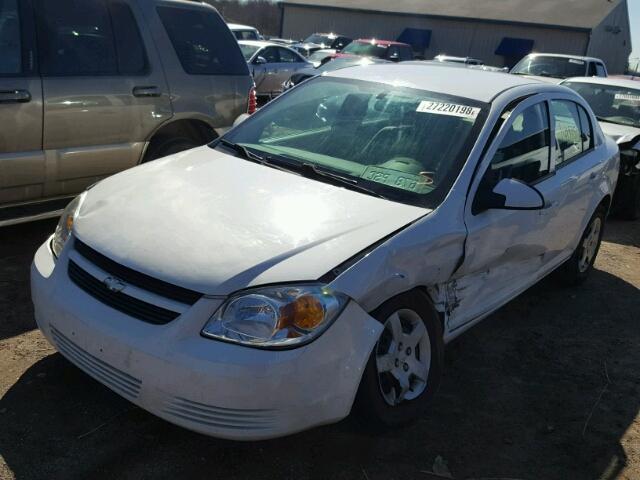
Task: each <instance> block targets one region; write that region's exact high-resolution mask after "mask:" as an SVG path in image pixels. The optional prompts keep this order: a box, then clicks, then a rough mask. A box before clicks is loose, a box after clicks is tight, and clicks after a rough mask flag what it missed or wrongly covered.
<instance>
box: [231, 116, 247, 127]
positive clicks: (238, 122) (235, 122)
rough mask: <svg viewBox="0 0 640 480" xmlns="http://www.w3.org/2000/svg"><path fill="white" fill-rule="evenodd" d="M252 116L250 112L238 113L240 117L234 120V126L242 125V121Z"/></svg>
mask: <svg viewBox="0 0 640 480" xmlns="http://www.w3.org/2000/svg"><path fill="white" fill-rule="evenodd" d="M250 116H251V115H249V114H248V113H243V114H242V115H238V117H237V118H236V119H235V120H234V121H233V126H234V127H236V126H238V125H240V124H241V123H242V122H244V121H245V120H246V119H247V118H249V117H250Z"/></svg>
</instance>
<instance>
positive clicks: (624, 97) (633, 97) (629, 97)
mask: <svg viewBox="0 0 640 480" xmlns="http://www.w3.org/2000/svg"><path fill="white" fill-rule="evenodd" d="M616 100H622V101H625V100H626V101H627V102H636V103H639V102H640V95H627V94H624V93H616Z"/></svg>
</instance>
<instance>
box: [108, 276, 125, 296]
mask: <svg viewBox="0 0 640 480" xmlns="http://www.w3.org/2000/svg"><path fill="white" fill-rule="evenodd" d="M102 283H103V284H104V286H105V287H107V288H108V289H109V291H111V292H114V293H118V292H121V291H122V290H124V289H125V287H126V286H127V284H126V283H124V282H123V281H122V280H120V279H119V278H117V277H107V278H105V279H104V280H103V281H102Z"/></svg>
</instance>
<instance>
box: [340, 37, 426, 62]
mask: <svg viewBox="0 0 640 480" xmlns="http://www.w3.org/2000/svg"><path fill="white" fill-rule="evenodd" d="M353 55H356V56H359V57H371V58H380V59H382V60H389V61H391V62H404V61H406V60H413V58H414V54H413V48H411V45H409V44H407V43H401V42H394V41H391V40H376V39H373V38H361V39H358V40H354V41H353V42H351V43H350V44H349V45H347V46H346V47H345V48H344V49H343V50H342V51H341V52H340V53H338V54H336V57H338V58H339V57H344V56H353Z"/></svg>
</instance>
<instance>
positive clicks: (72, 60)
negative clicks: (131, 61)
mask: <svg viewBox="0 0 640 480" xmlns="http://www.w3.org/2000/svg"><path fill="white" fill-rule="evenodd" d="M34 3H35V5H34V6H35V11H36V21H37V30H38V46H39V58H40V69H41V72H42V74H43V75H48V76H58V75H63V76H64V75H116V74H117V73H118V62H117V59H116V48H115V41H114V38H113V31H112V29H111V19H110V18H109V12H108V10H107V6H106V4H105V2H104V1H103V0H56V1H55V2H52V1H50V0H36V1H35V2H34Z"/></svg>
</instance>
